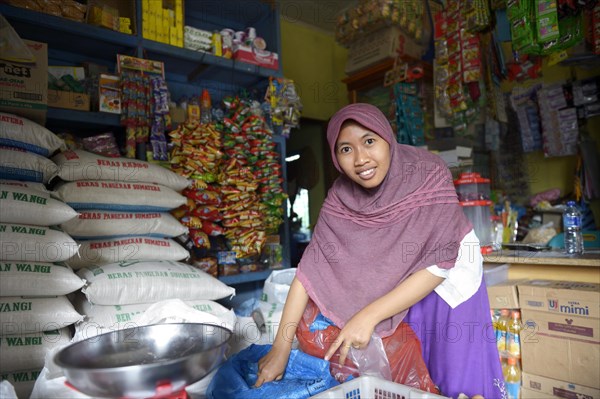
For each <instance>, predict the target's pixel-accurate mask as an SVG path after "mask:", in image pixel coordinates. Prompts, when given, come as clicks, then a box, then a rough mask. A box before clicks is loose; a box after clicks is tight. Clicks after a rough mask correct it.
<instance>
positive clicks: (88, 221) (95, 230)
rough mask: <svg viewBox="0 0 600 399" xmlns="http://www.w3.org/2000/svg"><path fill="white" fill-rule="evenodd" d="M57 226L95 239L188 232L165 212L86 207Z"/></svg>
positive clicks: (80, 235)
mask: <svg viewBox="0 0 600 399" xmlns="http://www.w3.org/2000/svg"><path fill="white" fill-rule="evenodd" d="M60 228H61V229H63V231H64V232H65V233H67V234H69V235H70V236H71V237H73V238H74V239H76V240H78V239H84V240H94V239H101V238H109V237H112V238H121V237H131V236H148V237H161V238H164V237H177V236H180V235H182V234H185V233H187V231H188V228H187V227H185V226H184V225H182V224H181V223H180V222H179V221H178V220H177V219H175V217H173V215H171V214H170V213H167V212H114V211H100V210H89V211H80V212H79V215H78V216H77V217H75V218H73V219H71V220H69V221H68V222H66V223H63V224H61V225H60Z"/></svg>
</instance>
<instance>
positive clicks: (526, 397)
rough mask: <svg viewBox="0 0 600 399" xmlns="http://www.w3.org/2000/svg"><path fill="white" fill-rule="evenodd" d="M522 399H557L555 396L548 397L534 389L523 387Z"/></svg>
mask: <svg viewBox="0 0 600 399" xmlns="http://www.w3.org/2000/svg"><path fill="white" fill-rule="evenodd" d="M521 399H556V397H555V396H554V395H547V394H545V393H542V392H538V391H534V390H533V389H528V388H525V387H521Z"/></svg>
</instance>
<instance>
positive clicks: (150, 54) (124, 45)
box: [0, 0, 290, 286]
mask: <svg viewBox="0 0 600 399" xmlns="http://www.w3.org/2000/svg"><path fill="white" fill-rule="evenodd" d="M119 1H122V2H123V4H124V6H126V7H130V8H131V9H132V10H133V11H132V12H133V16H134V18H132V21H133V22H134V26H133V27H132V30H133V32H135V33H134V34H133V35H129V34H125V33H120V32H115V31H112V30H109V29H105V28H101V27H97V26H93V25H89V24H86V23H81V22H76V21H72V20H69V19H66V18H61V17H57V16H53V15H49V14H44V13H40V12H36V11H31V10H27V9H24V8H18V7H14V6H10V5H7V4H2V3H0V14H2V15H3V16H4V17H5V18H6V19H7V20H8V22H9V23H10V24H11V26H12V27H13V28H14V29H15V31H16V32H17V33H18V34H19V36H20V37H21V38H23V39H29V40H34V41H39V42H44V43H47V44H48V65H61V66H79V65H81V64H82V63H83V62H92V63H96V64H99V65H102V66H105V67H107V68H108V70H109V72H111V73H114V72H115V71H116V58H117V54H124V55H132V56H136V57H141V58H146V59H151V60H156V61H161V62H163V63H164V66H165V75H166V80H167V85H168V87H169V90H170V91H171V94H172V98H173V99H174V100H177V99H178V98H179V97H180V96H190V95H196V96H197V95H199V94H200V93H201V91H202V89H205V88H206V89H208V91H209V92H210V94H211V97H212V99H213V104H215V103H217V102H218V101H220V100H221V99H222V98H223V96H225V95H233V94H237V92H238V91H239V90H240V89H246V90H258V91H259V93H260V91H262V93H264V90H266V87H267V85H268V82H269V77H270V76H275V77H281V76H282V73H281V66H280V67H279V69H278V70H273V69H269V68H263V67H260V66H257V65H252V64H248V63H243V62H239V61H235V60H232V59H226V58H224V57H217V56H214V55H212V54H209V53H202V52H197V51H192V50H188V49H184V48H180V47H176V46H171V45H169V44H164V43H159V42H156V41H153V40H148V39H145V38H144V37H143V36H142V32H143V29H142V18H141V3H142V0H119ZM125 2H126V3H125ZM267 3H268V2H263V1H258V0H219V1H215V0H202V1H199V0H187V1H186V2H185V10H184V15H185V25H190V26H194V27H197V28H200V29H204V30H208V31H215V30H216V31H219V30H221V29H224V28H230V29H234V30H244V29H246V28H247V27H254V28H256V31H257V33H258V34H259V35H260V36H262V37H263V38H264V39H265V41H266V42H267V43H268V48H267V49H268V50H270V51H273V52H276V53H278V54H281V40H280V27H279V11H278V9H277V8H276V7H275V6H274V5H272V4H267ZM47 126H48V127H49V128H50V129H52V128H57V129H61V130H62V129H65V130H72V131H74V132H80V133H79V134H82V135H86V134H87V132H94V131H98V130H100V131H102V130H114V131H115V132H116V133H117V134H120V133H122V129H120V128H121V125H120V116H119V115H116V114H109V113H102V112H83V111H72V110H67V109H58V108H48V112H47ZM115 128H117V129H115ZM273 141H274V142H275V143H277V148H278V151H279V152H280V154H281V158H282V161H281V162H282V164H283V166H284V167H283V169H282V175H283V176H282V177H283V178H284V181H285V179H286V178H287V175H286V171H285V161H284V160H283V159H284V158H285V152H286V149H285V144H286V143H285V138H284V137H281V136H274V137H273ZM284 206H285V205H284ZM288 235H289V234H288V224H287V218H286V219H285V220H284V225H282V228H281V242H282V244H283V246H284V267H289V264H290V262H289V237H288ZM270 273H271V271H270V270H265V271H259V272H253V273H242V274H238V275H234V276H224V277H221V278H220V280H221V281H223V282H224V283H226V284H229V285H244V284H245V283H249V284H247V286H259V285H260V283H261V282H262V281H263V280H264V279H265V278H267V277H268V276H269V274H270Z"/></svg>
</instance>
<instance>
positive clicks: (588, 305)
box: [519, 280, 600, 318]
mask: <svg viewBox="0 0 600 399" xmlns="http://www.w3.org/2000/svg"><path fill="white" fill-rule="evenodd" d="M519 303H520V305H521V308H522V309H530V310H537V311H541V312H550V313H557V314H563V315H567V316H571V315H572V316H579V317H592V318H598V317H600V284H595V283H585V282H576V281H551V280H531V281H528V282H526V283H522V284H519Z"/></svg>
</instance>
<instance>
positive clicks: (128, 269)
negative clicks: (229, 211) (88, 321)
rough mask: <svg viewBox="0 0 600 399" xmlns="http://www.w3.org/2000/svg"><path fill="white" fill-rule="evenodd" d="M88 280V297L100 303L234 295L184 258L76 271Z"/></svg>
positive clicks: (86, 292)
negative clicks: (182, 260)
mask: <svg viewBox="0 0 600 399" xmlns="http://www.w3.org/2000/svg"><path fill="white" fill-rule="evenodd" d="M77 274H78V275H79V277H81V278H83V279H84V280H86V281H87V282H88V285H87V286H85V287H84V288H82V290H81V291H82V292H83V293H84V294H85V295H86V296H87V299H88V301H90V302H92V303H94V304H98V305H128V304H136V303H154V302H158V301H164V300H167V299H174V298H178V299H181V300H182V301H190V300H196V299H210V300H213V301H214V300H217V299H222V298H225V297H231V296H233V295H235V288H233V287H229V286H228V285H226V284H224V283H222V282H221V281H220V280H218V279H216V278H214V277H212V276H211V275H209V274H207V273H205V272H203V271H202V270H200V269H198V268H195V267H193V266H191V265H187V264H185V263H181V262H174V261H132V262H122V263H112V264H109V265H104V266H99V267H92V268H89V269H88V268H84V269H81V270H79V271H78V272H77Z"/></svg>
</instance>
